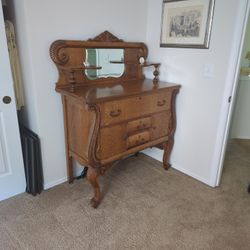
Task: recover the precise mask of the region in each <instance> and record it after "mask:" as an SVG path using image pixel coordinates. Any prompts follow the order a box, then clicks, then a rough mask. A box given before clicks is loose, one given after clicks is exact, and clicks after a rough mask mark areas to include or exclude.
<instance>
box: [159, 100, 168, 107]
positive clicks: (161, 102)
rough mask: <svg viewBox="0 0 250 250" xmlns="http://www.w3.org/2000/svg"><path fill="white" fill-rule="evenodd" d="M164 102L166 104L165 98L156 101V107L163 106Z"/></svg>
mask: <svg viewBox="0 0 250 250" xmlns="http://www.w3.org/2000/svg"><path fill="white" fill-rule="evenodd" d="M165 104H166V100H163V101H158V102H157V106H158V107H161V106H164V105H165Z"/></svg>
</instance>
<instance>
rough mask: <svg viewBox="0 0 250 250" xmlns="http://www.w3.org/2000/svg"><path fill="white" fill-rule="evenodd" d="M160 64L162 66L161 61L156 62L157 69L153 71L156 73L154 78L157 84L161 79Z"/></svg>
mask: <svg viewBox="0 0 250 250" xmlns="http://www.w3.org/2000/svg"><path fill="white" fill-rule="evenodd" d="M159 66H160V63H155V64H154V67H155V70H154V72H153V74H154V79H153V82H154V85H157V84H158V81H159V74H160V72H159Z"/></svg>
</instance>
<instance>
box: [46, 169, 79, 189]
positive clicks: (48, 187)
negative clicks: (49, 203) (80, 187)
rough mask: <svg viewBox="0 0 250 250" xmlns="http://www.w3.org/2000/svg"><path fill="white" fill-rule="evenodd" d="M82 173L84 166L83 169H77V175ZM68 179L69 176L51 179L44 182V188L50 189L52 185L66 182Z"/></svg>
mask: <svg viewBox="0 0 250 250" xmlns="http://www.w3.org/2000/svg"><path fill="white" fill-rule="evenodd" d="M81 173H82V168H81V169H77V171H76V173H75V175H76V176H78V175H80V174H81ZM67 180H68V178H67V176H64V177H63V178H61V179H58V180H55V181H51V182H48V183H44V190H47V189H50V188H52V187H55V186H58V185H60V184H62V183H64V182H66V181H67Z"/></svg>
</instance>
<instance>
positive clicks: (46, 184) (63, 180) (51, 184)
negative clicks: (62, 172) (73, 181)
mask: <svg viewBox="0 0 250 250" xmlns="http://www.w3.org/2000/svg"><path fill="white" fill-rule="evenodd" d="M66 181H67V176H65V177H63V178H61V179H58V180H55V181H51V182H48V183H44V190H47V189H50V188H52V187H55V186H58V185H60V184H62V183H64V182H66Z"/></svg>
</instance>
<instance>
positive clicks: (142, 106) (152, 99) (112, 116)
mask: <svg viewBox="0 0 250 250" xmlns="http://www.w3.org/2000/svg"><path fill="white" fill-rule="evenodd" d="M170 106H171V92H169V91H168V92H163V93H157V94H150V95H149V94H148V95H141V96H139V97H129V98H127V99H123V100H118V101H111V102H106V103H104V104H103V105H102V107H101V114H102V120H101V125H102V126H107V125H111V124H114V123H118V122H121V121H125V120H129V119H134V118H136V117H140V116H143V115H148V114H153V113H156V112H160V111H163V110H169V109H170Z"/></svg>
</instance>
